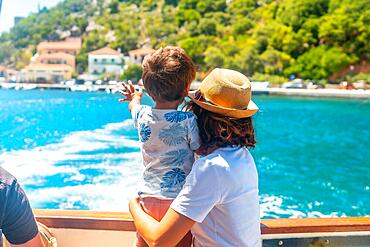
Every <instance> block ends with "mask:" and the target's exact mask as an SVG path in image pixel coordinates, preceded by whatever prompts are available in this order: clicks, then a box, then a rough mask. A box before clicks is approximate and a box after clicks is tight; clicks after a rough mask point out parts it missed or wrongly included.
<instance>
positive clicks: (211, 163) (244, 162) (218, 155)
mask: <svg viewBox="0 0 370 247" xmlns="http://www.w3.org/2000/svg"><path fill="white" fill-rule="evenodd" d="M241 166H243V167H244V168H246V167H251V168H254V167H255V164H254V160H253V157H252V155H251V154H250V152H249V151H248V149H246V148H242V147H226V148H219V149H217V150H215V151H213V152H212V153H210V154H208V155H206V156H204V157H202V158H200V159H198V160H197V161H195V163H194V165H193V167H197V169H199V170H201V171H204V170H215V171H217V172H223V173H225V172H226V173H228V172H232V171H234V170H236V168H238V167H241Z"/></svg>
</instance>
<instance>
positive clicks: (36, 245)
mask: <svg viewBox="0 0 370 247" xmlns="http://www.w3.org/2000/svg"><path fill="white" fill-rule="evenodd" d="M10 246H11V247H44V245H43V244H42V242H41V237H40V234H37V235H36V237H34V238H33V239H31V240H30V241H28V242H27V243H24V244H11V245H10Z"/></svg>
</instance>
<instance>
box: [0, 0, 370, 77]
mask: <svg viewBox="0 0 370 247" xmlns="http://www.w3.org/2000/svg"><path fill="white" fill-rule="evenodd" d="M87 27H89V32H87V31H86V28H87ZM369 27H370V4H369V1H368V0H355V1H354V0H231V1H225V0H201V1H196V0H160V1H154V0H142V1H140V0H127V1H118V0H112V1H104V0H101V1H99V0H98V1H87V0H65V1H64V2H63V3H61V4H59V5H58V6H56V7H55V8H52V9H50V10H43V11H42V12H41V13H38V14H34V15H31V16H29V17H27V18H25V19H23V20H22V21H21V22H19V23H18V24H17V25H16V26H15V27H14V28H13V29H12V30H11V31H10V32H9V33H4V34H2V35H1V36H0V63H6V64H11V65H14V66H17V67H18V68H20V67H22V66H24V64H25V63H26V62H27V59H29V57H30V54H31V53H34V52H35V45H36V44H37V43H38V42H40V41H41V40H57V39H60V38H61V33H62V32H67V33H68V32H69V33H70V35H72V36H79V35H82V37H83V50H82V52H81V54H80V55H79V56H78V58H77V62H78V68H79V70H80V72H82V71H83V70H84V69H85V68H86V65H87V52H89V51H91V50H94V49H97V48H100V47H102V46H105V45H109V46H111V47H112V48H116V49H118V48H120V49H121V50H122V51H123V52H125V53H127V51H128V50H131V49H134V48H137V47H140V46H142V45H150V46H152V47H154V48H158V47H160V46H165V45H180V46H181V47H183V48H184V49H185V50H186V51H187V52H188V53H189V55H190V56H191V57H192V58H193V59H194V61H195V62H196V64H197V66H198V69H199V70H200V71H207V70H209V69H210V68H214V67H225V68H233V69H237V70H240V71H242V72H243V73H245V74H247V75H250V76H251V75H254V76H255V77H256V78H266V76H265V75H274V78H275V80H279V78H280V77H281V78H283V77H287V76H289V75H290V74H296V75H299V76H301V77H303V78H310V79H325V78H328V77H329V76H330V75H332V74H333V73H335V72H337V71H340V70H341V69H343V68H345V67H346V66H348V65H349V64H355V63H358V62H360V61H370V42H369V40H370V28H369ZM26 51H28V53H27V52H26ZM27 54H28V55H27ZM262 75H263V76H262ZM267 78H268V76H267ZM282 80H283V79H282Z"/></svg>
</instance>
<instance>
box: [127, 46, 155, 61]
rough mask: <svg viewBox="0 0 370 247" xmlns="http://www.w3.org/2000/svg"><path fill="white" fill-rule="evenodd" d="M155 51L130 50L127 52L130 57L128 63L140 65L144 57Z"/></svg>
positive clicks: (148, 49) (145, 48)
mask: <svg viewBox="0 0 370 247" xmlns="http://www.w3.org/2000/svg"><path fill="white" fill-rule="evenodd" d="M154 51H155V50H154V49H152V48H148V47H143V48H139V49H136V50H131V51H129V52H128V54H129V56H130V59H129V61H130V63H132V64H141V63H142V62H143V60H144V57H145V56H146V55H148V54H151V53H153V52H154Z"/></svg>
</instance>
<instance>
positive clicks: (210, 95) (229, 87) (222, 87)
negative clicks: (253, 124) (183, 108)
mask: <svg viewBox="0 0 370 247" xmlns="http://www.w3.org/2000/svg"><path fill="white" fill-rule="evenodd" d="M198 91H199V92H200V94H201V95H202V97H203V100H202V99H199V97H197V96H196V95H195V92H191V93H189V97H190V98H191V100H192V101H193V102H194V103H196V104H197V105H198V106H200V107H202V108H203V109H205V110H207V111H211V112H214V113H218V114H221V115H224V116H228V117H233V118H247V117H250V116H252V115H253V114H255V113H256V112H257V111H258V107H257V105H256V104H255V103H254V102H253V101H252V100H251V97H252V93H251V83H250V81H249V80H248V78H247V77H246V76H245V75H243V74H242V73H240V72H237V71H235V70H229V69H214V70H212V72H211V73H210V74H209V75H208V76H207V77H206V78H204V80H203V81H202V83H201V84H200V86H199V89H198Z"/></svg>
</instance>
